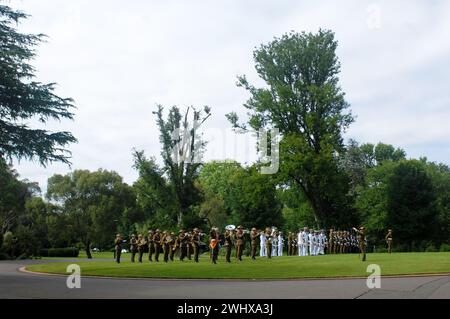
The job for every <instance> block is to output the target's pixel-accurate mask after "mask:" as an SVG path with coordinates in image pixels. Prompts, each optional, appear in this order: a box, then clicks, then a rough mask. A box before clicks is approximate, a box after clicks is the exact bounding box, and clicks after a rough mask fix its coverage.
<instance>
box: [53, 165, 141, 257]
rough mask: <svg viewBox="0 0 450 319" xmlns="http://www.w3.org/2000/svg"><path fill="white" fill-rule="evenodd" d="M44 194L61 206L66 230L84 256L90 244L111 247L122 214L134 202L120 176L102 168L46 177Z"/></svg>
mask: <svg viewBox="0 0 450 319" xmlns="http://www.w3.org/2000/svg"><path fill="white" fill-rule="evenodd" d="M46 196H47V198H48V199H50V200H52V201H55V203H58V204H59V205H60V206H61V208H62V211H63V213H64V214H65V215H66V217H67V218H66V221H67V223H68V224H67V225H66V229H67V232H69V233H71V234H73V236H74V237H76V238H77V239H78V241H79V242H81V243H82V244H83V245H84V247H85V250H86V254H87V256H88V258H91V253H90V249H91V245H92V244H95V245H97V246H98V247H99V248H108V247H111V245H112V240H113V239H114V236H115V233H116V231H117V229H118V226H119V225H118V223H119V221H120V219H121V216H122V214H123V213H124V211H126V210H127V209H130V208H133V207H134V205H135V202H136V199H135V196H134V193H133V191H132V189H131V187H130V186H128V185H127V184H125V183H124V182H123V181H122V177H120V176H119V175H118V174H117V173H116V172H112V171H111V172H110V171H106V170H98V171H96V172H90V171H86V170H76V171H74V172H73V173H70V174H67V175H54V176H52V177H51V178H49V180H48V188H47V194H46Z"/></svg>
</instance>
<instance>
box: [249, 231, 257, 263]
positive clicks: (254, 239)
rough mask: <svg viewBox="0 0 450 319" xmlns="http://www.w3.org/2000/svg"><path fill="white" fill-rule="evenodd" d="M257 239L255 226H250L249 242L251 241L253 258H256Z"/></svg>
mask: <svg viewBox="0 0 450 319" xmlns="http://www.w3.org/2000/svg"><path fill="white" fill-rule="evenodd" d="M258 239H259V233H258V230H257V229H256V228H254V227H253V228H252V231H251V232H250V243H251V257H252V259H253V260H256V251H257V250H258Z"/></svg>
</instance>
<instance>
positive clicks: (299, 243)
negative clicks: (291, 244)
mask: <svg viewBox="0 0 450 319" xmlns="http://www.w3.org/2000/svg"><path fill="white" fill-rule="evenodd" d="M297 248H298V255H299V256H304V255H303V231H302V230H300V231H299V232H298V234H297Z"/></svg>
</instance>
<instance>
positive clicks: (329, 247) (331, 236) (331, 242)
mask: <svg viewBox="0 0 450 319" xmlns="http://www.w3.org/2000/svg"><path fill="white" fill-rule="evenodd" d="M328 238H329V239H328V245H327V254H332V253H333V251H334V230H333V228H331V229H330V233H329V237H328Z"/></svg>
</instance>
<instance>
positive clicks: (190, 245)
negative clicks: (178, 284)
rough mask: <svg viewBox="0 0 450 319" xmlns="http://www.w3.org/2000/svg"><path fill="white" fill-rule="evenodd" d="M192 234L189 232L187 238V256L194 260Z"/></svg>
mask: <svg viewBox="0 0 450 319" xmlns="http://www.w3.org/2000/svg"><path fill="white" fill-rule="evenodd" d="M191 240H192V233H191V232H190V231H189V232H188V233H187V236H186V256H187V259H189V260H192V253H193V251H194V248H193V247H192V242H191Z"/></svg>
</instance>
